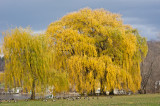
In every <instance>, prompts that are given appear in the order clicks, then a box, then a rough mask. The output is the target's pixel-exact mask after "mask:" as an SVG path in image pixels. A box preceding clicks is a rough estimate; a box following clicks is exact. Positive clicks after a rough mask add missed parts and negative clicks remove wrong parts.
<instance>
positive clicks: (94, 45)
mask: <svg viewBox="0 0 160 106" xmlns="http://www.w3.org/2000/svg"><path fill="white" fill-rule="evenodd" d="M46 33H47V35H48V36H49V37H50V38H51V40H52V41H51V44H52V45H53V47H54V48H55V57H56V62H55V63H54V68H55V69H56V70H60V71H62V72H63V71H65V72H67V73H68V76H69V81H70V83H71V85H72V87H73V86H75V87H76V90H77V91H79V92H81V93H84V92H87V93H89V92H94V91H95V89H96V88H98V87H100V88H101V92H102V93H103V92H105V91H111V90H113V89H114V88H118V89H125V90H131V91H133V92H135V91H137V90H138V89H140V87H141V86H140V85H141V75H140V62H141V61H142V60H143V59H144V58H145V56H146V54H147V51H148V47H147V42H146V39H145V38H143V37H141V36H140V35H139V33H138V31H137V30H136V29H134V28H132V27H131V26H130V25H124V24H123V21H122V19H121V16H120V15H119V14H115V13H111V12H109V11H106V10H104V9H96V10H92V9H90V8H85V9H81V10H79V11H77V12H73V13H69V14H67V15H66V16H64V17H62V18H61V19H59V20H57V21H56V22H53V23H51V24H50V25H49V26H48V29H47V31H46Z"/></svg>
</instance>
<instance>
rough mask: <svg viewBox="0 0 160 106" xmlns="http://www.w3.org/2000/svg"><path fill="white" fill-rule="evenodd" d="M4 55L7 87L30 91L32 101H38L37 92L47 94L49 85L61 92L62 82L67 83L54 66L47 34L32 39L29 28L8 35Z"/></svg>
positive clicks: (13, 31) (5, 37) (6, 34)
mask: <svg viewBox="0 0 160 106" xmlns="http://www.w3.org/2000/svg"><path fill="white" fill-rule="evenodd" d="M3 53H4V58H5V85H6V88H8V87H9V88H15V87H22V88H23V90H24V91H25V90H27V91H28V92H30V91H31V92H32V93H31V99H35V93H36V92H46V89H47V88H48V87H49V86H54V88H57V89H58V87H60V84H57V83H58V82H59V81H60V82H61V84H63V83H65V82H67V81H66V80H65V77H64V78H62V76H61V73H57V72H56V71H55V70H54V69H53V67H52V64H53V62H54V49H53V48H51V46H50V45H49V38H48V37H47V36H46V35H44V34H41V35H34V36H33V33H32V32H31V30H30V29H29V28H26V29H22V28H16V29H13V30H11V31H10V32H6V33H5V36H4V42H3ZM56 81H57V82H56ZM66 84H67V83H66Z"/></svg>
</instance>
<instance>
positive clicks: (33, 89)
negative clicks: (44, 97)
mask: <svg viewBox="0 0 160 106" xmlns="http://www.w3.org/2000/svg"><path fill="white" fill-rule="evenodd" d="M35 97H36V92H35V80H33V83H32V94H31V99H32V100H34V99H35Z"/></svg>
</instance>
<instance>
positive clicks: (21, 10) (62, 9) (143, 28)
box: [0, 0, 160, 40]
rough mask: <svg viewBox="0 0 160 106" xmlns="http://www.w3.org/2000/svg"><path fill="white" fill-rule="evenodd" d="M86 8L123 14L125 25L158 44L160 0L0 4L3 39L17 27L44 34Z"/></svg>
mask: <svg viewBox="0 0 160 106" xmlns="http://www.w3.org/2000/svg"><path fill="white" fill-rule="evenodd" d="M84 7H89V8H92V9H96V8H104V9H106V10H108V11H111V12H113V13H119V14H121V15H122V18H123V20H124V23H125V24H130V25H132V26H133V27H134V28H137V29H138V30H139V32H140V34H141V35H142V36H144V37H146V38H147V39H148V40H156V36H157V35H158V33H159V32H160V30H159V29H160V21H159V18H160V1H159V0H57V1H55V0H0V36H1V37H0V38H1V39H2V34H1V33H2V32H3V31H5V30H7V29H9V28H15V27H16V26H17V27H19V26H22V27H26V26H31V28H32V30H34V31H35V32H36V33H39V32H42V31H44V30H46V29H47V26H48V25H49V24H50V23H51V22H54V21H56V20H58V19H59V18H61V17H62V16H64V15H66V14H68V13H70V12H73V11H78V10H79V9H81V8H84Z"/></svg>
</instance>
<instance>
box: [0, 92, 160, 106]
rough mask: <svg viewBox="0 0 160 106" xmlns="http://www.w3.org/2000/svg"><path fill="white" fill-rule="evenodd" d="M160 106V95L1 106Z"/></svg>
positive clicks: (1, 105) (3, 105)
mask: <svg viewBox="0 0 160 106" xmlns="http://www.w3.org/2000/svg"><path fill="white" fill-rule="evenodd" d="M7 105H11V106H160V94H146V95H130V96H113V97H112V98H110V97H108V96H101V97H99V99H97V98H94V99H92V97H90V100H88V99H84V98H82V99H81V100H74V101H68V100H56V102H52V101H51V100H49V101H47V102H44V101H38V100H35V101H31V100H30V101H28V102H26V101H18V102H17V103H14V102H11V103H8V102H2V103H1V104H0V106H7Z"/></svg>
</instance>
